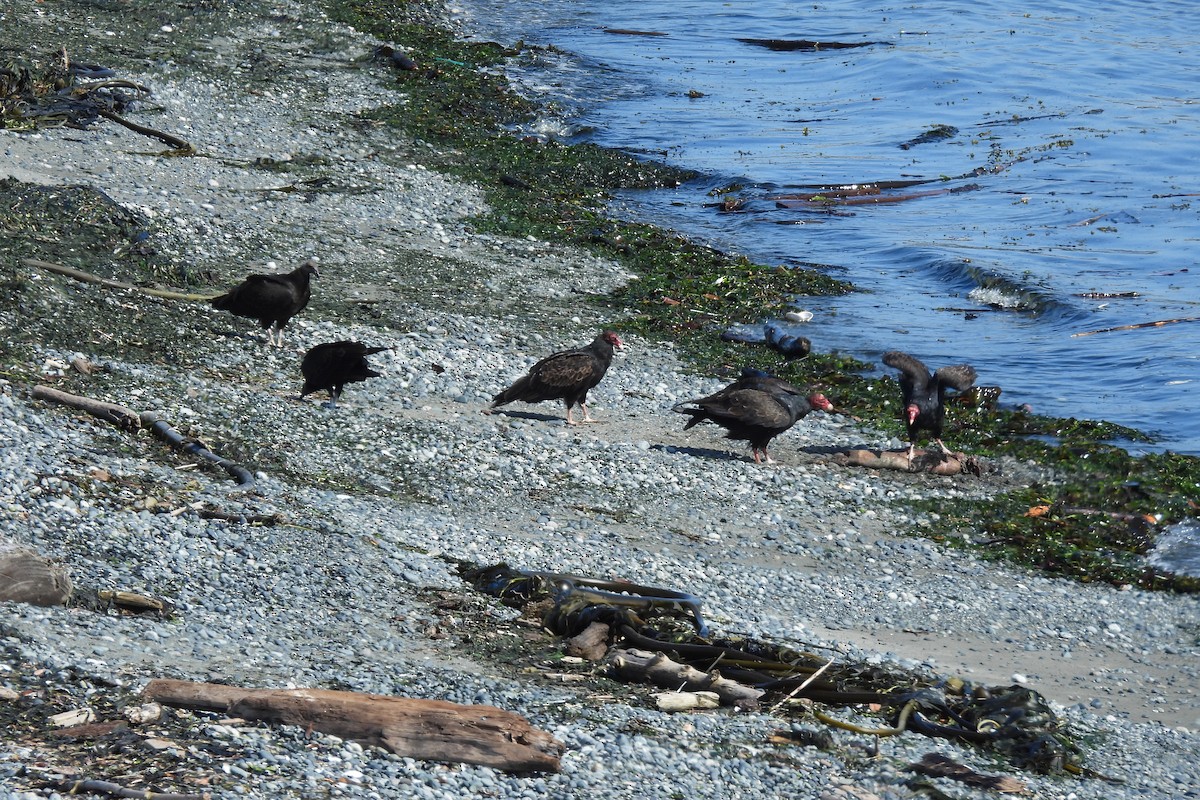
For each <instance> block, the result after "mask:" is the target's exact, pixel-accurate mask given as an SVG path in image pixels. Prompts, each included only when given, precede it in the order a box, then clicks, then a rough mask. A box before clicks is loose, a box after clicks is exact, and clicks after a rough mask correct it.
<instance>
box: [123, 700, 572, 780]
mask: <svg viewBox="0 0 1200 800" xmlns="http://www.w3.org/2000/svg"><path fill="white" fill-rule="evenodd" d="M143 694H144V695H145V697H146V698H148V699H151V700H157V701H158V702H160V703H163V704H165V705H170V706H176V707H180V708H190V709H200V710H205V711H218V712H221V713H223V714H227V715H230V716H234V717H241V718H243V719H254V720H263V721H267V722H276V723H281V724H285V725H301V726H304V727H307V728H310V729H312V730H317V731H321V732H322V733H328V734H332V735H334V736H340V737H342V738H344V739H352V740H354V741H356V742H359V743H360V744H363V745H367V746H377V747H382V748H385V749H387V750H389V751H391V752H393V753H395V754H396V755H400V756H407V757H410V758H421V759H427V760H430V761H442V762H449V763H465V764H479V765H482V766H486V767H494V768H496V769H501V770H505V771H506V772H557V771H558V769H559V756H560V755H561V753H562V751H563V744H562V742H560V741H558V740H557V739H555V738H554V737H553V736H551V735H550V734H548V733H546V732H544V731H541V730H538V729H537V728H534V727H533V726H532V725H530V724H529V722H528V720H526V719H525V718H524V717H522V716H520V715H519V714H514V713H512V712H511V711H504V710H503V709H499V708H496V707H495V706H486V705H469V706H468V705H459V704H457V703H448V702H445V701H442V700H418V699H413V698H408V697H392V696H387V695H378V694H363V693H356V692H339V691H333V690H329V689H245V688H241V687H237V686H223V685H219V684H213V683H192V682H191V681H175V680H161V679H160V680H153V681H150V683H149V684H147V685H146V688H145V690H144V691H143Z"/></svg>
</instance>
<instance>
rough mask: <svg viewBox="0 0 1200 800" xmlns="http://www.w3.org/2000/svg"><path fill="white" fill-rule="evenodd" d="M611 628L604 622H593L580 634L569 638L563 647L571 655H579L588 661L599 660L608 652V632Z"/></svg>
mask: <svg viewBox="0 0 1200 800" xmlns="http://www.w3.org/2000/svg"><path fill="white" fill-rule="evenodd" d="M610 630H611V629H610V628H609V626H608V625H605V624H604V623H603V622H593V623H592V624H591V625H588V626H587V627H586V628H584V629H583V632H582V633H580V634H579V635H578V636H572V637H571V638H570V639H567V641H566V645H565V646H564V647H563V650H564V652H566V654H567V655H569V656H579V657H580V658H582V659H585V660H587V661H599V660H600V659H602V658H604V654H605V653H607V652H608V633H609V631H610Z"/></svg>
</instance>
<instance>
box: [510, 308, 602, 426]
mask: <svg viewBox="0 0 1200 800" xmlns="http://www.w3.org/2000/svg"><path fill="white" fill-rule="evenodd" d="M614 347H615V348H617V349H621V348H623V347H624V344H623V343H622V342H621V338H620V337H619V336H617V335H616V334H615V333H613V332H612V331H604V332H603V333H601V334H600V335H599V336H597V337H596V338H595V339H593V340H592V343H591V344H589V345H588V346H587V347H580V348H577V349H575V350H564V351H562V352H561V353H554V354H553V355H549V356H546V357H545V358H543V359H542V360H541V361H539V362H537V363H536V364H534V365H533V366H532V367H530V369H529V374H527V375H525V376H523V377H521V378H518V379H517V380H516V382H515V383H513V385H512V386H509V387H508V388H507V389H505V390H504V391H502V392H500V393H499V394H498V395H496V396H495V397H493V398H492V405H491V408H489V409H487V411H486V413H488V414H490V413H492V411H493V410H494V409H496V408H497V407H498V406H502V405H505V404H506V403H511V402H513V401H514V400H520V401H522V402H524V403H540V402H541V401H543V400H562V401H563V403H564V404H565V405H566V406H567V424H568V425H574V424H575V419H574V417H572V416H571V410H572V409H573V408H574V407H575V406H576V405H577V404H578V405H579V407H580V408H582V409H583V421H584V422H595V420H594V419H592V417H591V415H589V414H588V407H587V393H588V391H589V390H590V389H591V388H592V387H594V386H595V385H596V384H598V383H600V380H601V379H602V378H603V377H604V373H606V372H608V365H609V364H611V363H612V358H613V348H614Z"/></svg>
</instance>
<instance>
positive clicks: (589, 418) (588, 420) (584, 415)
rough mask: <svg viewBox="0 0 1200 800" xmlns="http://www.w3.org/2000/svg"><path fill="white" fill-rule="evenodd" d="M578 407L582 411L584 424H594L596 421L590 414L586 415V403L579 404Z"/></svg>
mask: <svg viewBox="0 0 1200 800" xmlns="http://www.w3.org/2000/svg"><path fill="white" fill-rule="evenodd" d="M579 407H580V408H582V409H583V421H584V422H596V421H597V420H596V418H595V417H593V416H592V415H591V414H589V413H588V407H587V403H580V404H579Z"/></svg>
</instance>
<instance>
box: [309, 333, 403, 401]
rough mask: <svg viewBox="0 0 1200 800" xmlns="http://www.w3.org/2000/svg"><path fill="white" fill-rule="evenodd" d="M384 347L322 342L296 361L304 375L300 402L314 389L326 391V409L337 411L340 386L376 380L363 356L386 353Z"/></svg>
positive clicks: (373, 371)
mask: <svg viewBox="0 0 1200 800" xmlns="http://www.w3.org/2000/svg"><path fill="white" fill-rule="evenodd" d="M390 349H391V348H388V347H367V346H366V345H365V344H362V343H360V342H348V341H341V342H326V343H325V344H319V345H317V346H316V347H313V348H312V349H310V350H309V351H308V352H307V353H305V354H304V359H303V360H302V361H301V362H300V372H302V373H303V374H304V388H303V389H302V390H301V391H300V399H302V400H303V399H304V396H305V395H308V394H312V393H313V392H315V391H317V390H318V389H325V390H327V391H328V392H329V402H327V403H325V404H324V405H325V406H326V407H328V408H337V401H338V398H340V397H341V396H342V387H343V386H345V385H346V384H347V383H357V382H358V381H365V380H366V379H367V378H378V377H379V373H378V372H376V371H375V370H373V369H371V365H370V364H368V363H367V356H369V355H371V354H372V353H380V352H382V351H384V350H390Z"/></svg>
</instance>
